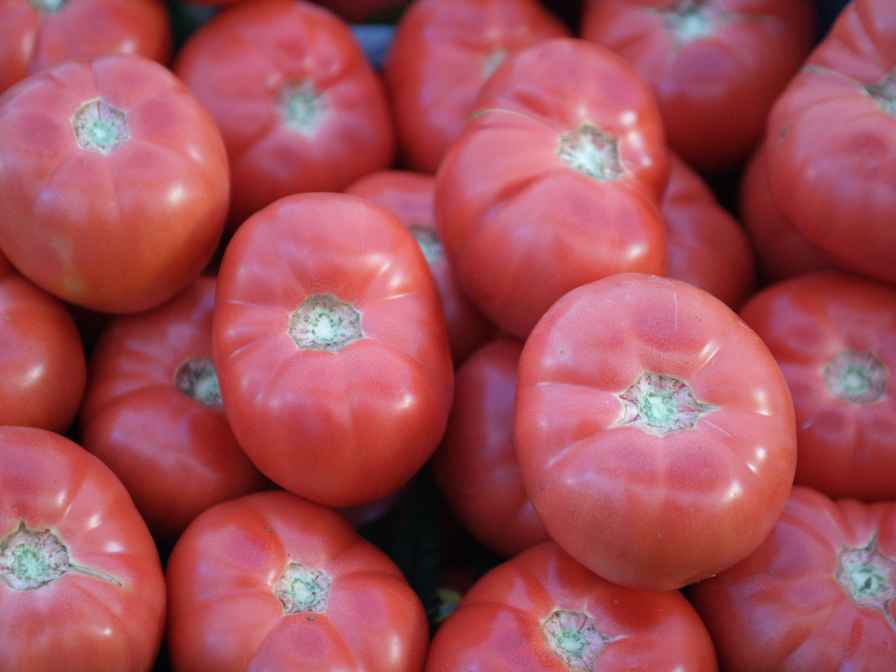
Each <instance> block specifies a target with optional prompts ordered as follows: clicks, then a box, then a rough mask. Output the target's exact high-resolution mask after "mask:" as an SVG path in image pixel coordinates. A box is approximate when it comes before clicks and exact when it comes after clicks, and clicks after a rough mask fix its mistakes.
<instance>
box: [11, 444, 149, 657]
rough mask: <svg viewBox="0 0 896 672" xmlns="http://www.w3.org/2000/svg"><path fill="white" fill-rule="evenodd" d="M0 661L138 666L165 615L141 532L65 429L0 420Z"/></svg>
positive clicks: (112, 482)
mask: <svg viewBox="0 0 896 672" xmlns="http://www.w3.org/2000/svg"><path fill="white" fill-rule="evenodd" d="M0 534H2V535H3V537H2V538H0V641H2V642H3V646H2V647H0V669H3V670H16V671H17V672H19V671H21V672H26V671H27V672H51V671H54V670H65V672H98V670H110V671H111V670H115V672H148V671H149V670H150V669H151V668H152V665H153V662H154V661H155V658H156V654H157V652H158V650H159V643H160V640H161V638H162V629H163V626H164V618H165V581H164V577H163V576H162V568H161V565H160V564H159V555H158V553H157V552H156V548H155V546H154V545H153V543H152V537H150V536H149V532H148V531H147V529H146V525H145V524H144V523H143V521H142V520H141V519H140V515H139V514H138V513H137V510H136V509H135V508H134V505H133V503H132V502H131V498H130V497H129V496H128V493H127V491H126V490H125V489H124V488H123V487H122V485H121V483H119V482H118V479H117V478H115V475H114V474H113V473H112V472H111V471H109V470H108V469H107V468H106V467H105V466H103V464H102V463H101V462H100V461H99V460H97V459H96V458H95V457H93V456H92V455H91V454H90V453H88V452H87V451H85V450H82V449H81V448H80V447H79V446H77V445H76V444H74V443H72V442H71V441H69V440H68V439H64V438H62V437H61V436H57V435H56V434H51V433H50V432H46V431H44V430H40V429H27V428H23V427H0Z"/></svg>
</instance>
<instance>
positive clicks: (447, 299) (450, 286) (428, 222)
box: [347, 171, 492, 364]
mask: <svg viewBox="0 0 896 672" xmlns="http://www.w3.org/2000/svg"><path fill="white" fill-rule="evenodd" d="M347 193H349V194H354V195H355V196H361V197H363V198H366V199H368V200H370V201H373V202H374V203H376V204H377V205H380V206H382V207H384V208H386V209H387V210H390V211H391V212H392V213H394V214H395V216H396V217H398V219H399V220H401V223H402V224H404V226H405V227H406V228H407V229H408V230H409V231H410V232H411V234H412V235H413V236H414V238H415V239H416V240H417V244H418V245H420V249H421V250H422V251H423V256H424V257H426V262H427V263H428V264H429V270H430V271H432V277H433V279H434V280H435V282H436V289H437V290H438V292H439V298H440V299H441V300H442V310H443V311H444V313H445V324H446V325H447V327H448V338H449V340H450V341H451V351H452V354H453V355H454V361H455V362H456V363H458V364H460V363H461V362H463V361H464V360H465V359H466V358H467V357H468V356H469V355H470V353H471V352H473V350H475V349H476V348H478V347H479V346H480V345H482V343H484V342H485V341H486V339H487V338H488V337H489V335H490V334H491V333H492V328H491V326H490V325H489V324H488V322H486V320H485V318H484V317H482V315H481V314H480V313H479V311H478V310H476V308H475V307H474V306H473V304H472V303H470V301H469V300H468V299H467V297H466V296H464V293H463V290H462V289H461V287H460V282H459V281H458V279H457V276H456V274H455V273H454V269H452V268H451V265H450V264H449V263H448V258H447V257H446V256H445V248H444V246H443V245H442V240H441V239H440V238H439V232H438V229H436V219H435V212H434V211H433V197H434V193H435V179H433V178H432V177H429V176H428V175H418V174H415V173H405V172H400V171H387V172H383V173H375V174H373V175H368V176H367V177H364V178H362V179H361V180H360V181H358V182H355V184H353V185H352V186H351V187H350V188H349V189H348V190H347Z"/></svg>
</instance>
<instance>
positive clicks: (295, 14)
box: [176, 0, 395, 224]
mask: <svg viewBox="0 0 896 672" xmlns="http://www.w3.org/2000/svg"><path fill="white" fill-rule="evenodd" d="M176 72H177V74H178V76H179V77H181V78H182V79H183V80H184V82H186V84H187V86H189V87H190V90H191V91H192V92H193V93H194V94H195V95H196V97H197V98H198V99H199V101H200V102H201V103H202V104H203V105H205V106H206V108H207V109H208V110H209V111H210V112H211V114H212V116H213V117H214V118H215V121H216V122H217V124H218V127H219V128H220V129H221V134H222V135H223V136H224V142H225V143H226V144H227V152H228V155H229V157H230V164H231V165H230V171H231V176H232V180H233V212H232V213H231V218H232V219H233V220H234V222H235V223H236V224H239V223H242V220H243V219H245V218H246V217H248V216H249V215H251V214H253V213H254V212H256V211H258V210H260V209H261V208H263V207H264V206H266V205H268V204H269V203H272V202H273V201H275V200H277V199H278V198H281V197H283V196H287V195H289V194H296V193H301V192H309V191H341V190H343V189H345V188H346V187H347V186H349V185H350V184H351V183H352V182H354V181H355V180H357V179H358V178H360V177H362V176H364V175H367V174H368V173H372V172H375V171H378V170H383V169H384V168H386V167H388V165H389V163H390V162H391V160H392V155H393V150H394V145H395V142H394V138H393V132H392V125H391V124H392V122H391V120H390V118H389V108H388V104H387V102H386V95H385V92H384V90H383V87H382V85H381V83H380V82H379V80H378V79H377V77H376V75H375V74H374V72H373V70H372V69H371V67H370V65H369V64H368V63H367V61H366V60H365V58H364V54H363V52H362V51H361V48H360V47H359V46H358V44H357V42H356V41H355V39H354V37H352V34H351V32H350V31H349V29H348V27H347V26H346V25H345V24H344V23H343V22H342V21H340V20H339V19H338V18H337V17H335V16H334V15H333V14H331V13H330V12H328V11H326V10H324V9H321V8H320V7H316V6H314V5H311V4H310V3H307V2H293V1H292V0H258V1H257V2H245V3H242V4H241V5H238V6H236V7H234V8H233V9H228V10H227V11H225V12H223V13H221V14H220V15H218V16H217V17H216V18H215V19H213V20H212V21H211V22H210V23H208V24H207V25H206V26H204V27H203V28H202V29H200V30H199V31H198V32H197V33H196V34H195V35H193V37H191V38H190V40H189V41H188V42H187V44H186V45H185V47H184V49H183V51H181V53H180V55H179V56H178V61H177V67H176Z"/></svg>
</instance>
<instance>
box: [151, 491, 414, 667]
mask: <svg viewBox="0 0 896 672" xmlns="http://www.w3.org/2000/svg"><path fill="white" fill-rule="evenodd" d="M168 588H169V591H170V592H169V599H170V601H171V610H170V616H169V618H170V621H169V629H168V638H169V643H170V646H171V657H172V660H173V663H174V668H175V669H176V670H178V672H207V671H208V670H215V672H244V671H245V670H252V671H255V670H258V671H261V670H287V669H290V670H302V672H329V671H330V670H346V671H355V670H358V671H360V670H365V671H367V672H417V671H419V670H422V669H423V661H424V658H425V656H426V645H427V638H428V632H427V626H426V617H425V615H424V613H423V607H422V606H421V604H420V600H419V599H418V598H417V596H416V595H415V594H414V592H413V591H412V590H411V588H410V586H408V585H407V583H406V582H405V580H404V577H402V575H401V572H400V571H399V569H398V568H397V567H396V566H395V565H394V564H392V561H391V560H389V559H388V558H387V557H386V556H385V555H384V554H383V553H382V552H381V551H379V550H378V549H376V548H375V547H374V546H372V545H371V544H369V543H367V542H366V541H364V540H363V539H362V538H361V537H359V536H358V535H357V534H356V533H355V532H354V531H353V530H352V528H351V526H350V525H349V524H348V523H347V522H345V521H344V520H343V519H342V518H341V517H340V516H339V514H337V513H334V512H332V511H328V510H326V509H324V508H322V507H319V506H315V505H313V504H310V503H308V502H304V501H302V500H301V499H299V498H298V497H294V496H292V495H289V494H287V493H284V492H269V493H260V494H256V495H249V496H248V497H243V498H242V499H237V500H234V501H231V502H225V503H224V504H219V505H218V506H215V507H214V508H212V509H209V510H208V511H206V512H205V513H203V514H202V515H201V516H199V518H197V519H196V520H195V521H194V522H193V523H192V524H191V525H190V527H188V528H187V531H186V532H185V533H184V535H183V536H182V537H181V539H180V541H178V543H177V546H175V548H174V552H173V553H172V554H171V559H170V561H169V563H168Z"/></svg>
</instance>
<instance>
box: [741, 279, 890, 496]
mask: <svg viewBox="0 0 896 672" xmlns="http://www.w3.org/2000/svg"><path fill="white" fill-rule="evenodd" d="M741 316H742V317H743V319H744V320H745V321H746V322H747V324H749V325H750V326H751V327H752V328H753V329H754V330H755V331H756V333H757V334H759V336H760V337H761V338H762V340H763V341H765V343H766V345H768V347H769V349H770V350H771V352H772V354H773V355H774V356H775V358H776V359H777V360H778V363H779V364H780V366H781V370H782V371H783V372H784V377H785V378H786V379H787V383H788V385H789V386H790V392H791V394H792V395H793V402H794V406H795V408H796V418H797V431H798V439H799V461H798V462H797V470H796V482H797V483H800V484H802V485H808V486H810V487H812V488H815V489H816V490H819V491H821V492H823V493H825V494H827V495H829V496H831V497H835V498H841V497H852V498H856V499H865V500H869V501H879V500H896V481H894V478H893V475H894V474H896V451H894V449H893V447H894V446H896V377H894V372H896V289H893V288H892V287H888V286H886V285H882V284H878V283H876V282H873V281H870V280H864V279H861V278H858V277H855V276H850V275H846V274H841V273H818V274H811V275H803V276H800V277H798V278H793V279H792V280H788V281H786V282H782V283H780V284H777V285H773V286H772V287H769V288H768V289H766V290H765V291H763V292H761V293H759V294H757V295H756V296H754V297H753V298H752V299H751V300H750V302H749V303H748V304H747V305H746V306H744V309H743V311H742V313H741Z"/></svg>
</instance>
